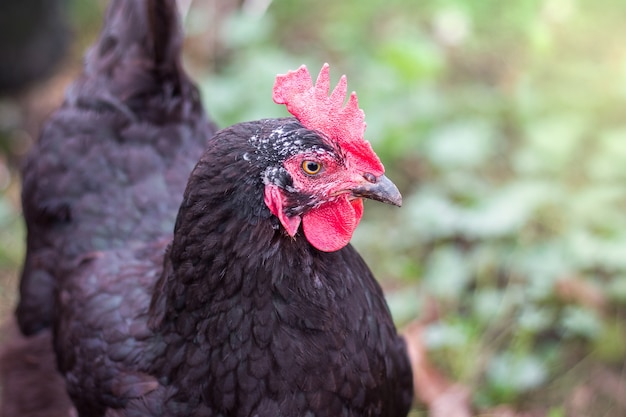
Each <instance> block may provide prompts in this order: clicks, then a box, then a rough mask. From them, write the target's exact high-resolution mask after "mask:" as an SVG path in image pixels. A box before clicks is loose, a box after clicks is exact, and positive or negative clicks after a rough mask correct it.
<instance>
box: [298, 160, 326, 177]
mask: <svg viewBox="0 0 626 417" xmlns="http://www.w3.org/2000/svg"><path fill="white" fill-rule="evenodd" d="M302 170H303V171H304V172H305V173H307V174H309V175H315V174H318V173H319V172H320V171H321V170H322V164H320V163H319V162H316V161H308V160H305V161H302Z"/></svg>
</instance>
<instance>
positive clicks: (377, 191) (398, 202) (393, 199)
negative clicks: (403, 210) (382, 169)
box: [352, 175, 402, 207]
mask: <svg viewBox="0 0 626 417" xmlns="http://www.w3.org/2000/svg"><path fill="white" fill-rule="evenodd" d="M352 195H353V196H354V197H362V198H369V199H371V200H376V201H380V202H382V203H387V204H393V205H394V206H398V207H400V206H402V195H401V194H400V191H399V190H398V187H396V185H395V184H394V183H393V182H391V180H390V179H389V178H387V177H386V176H384V175H381V176H380V177H378V178H377V177H374V176H373V175H367V176H364V181H363V182H361V183H360V184H359V185H358V186H356V187H354V188H353V189H352Z"/></svg>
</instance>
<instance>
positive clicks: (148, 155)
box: [17, 0, 215, 335]
mask: <svg viewBox="0 0 626 417" xmlns="http://www.w3.org/2000/svg"><path fill="white" fill-rule="evenodd" d="M181 43H182V33H181V30H180V27H179V21H178V15H177V11H176V5H175V1H174V0H172V1H169V0H162V1H160V0H148V1H144V0H113V1H112V3H111V7H110V8H109V13H108V16H107V23H106V24H105V26H104V28H103V31H102V34H101V36H100V39H99V41H98V43H97V44H96V45H95V46H94V47H93V48H92V49H91V51H90V52H89V54H88V56H87V59H86V66H85V71H84V73H83V75H82V76H81V77H80V78H79V79H78V80H77V81H76V82H75V83H74V84H73V85H72V86H71V87H70V88H69V89H68V92H67V95H66V99H65V102H64V103H63V105H62V107H61V108H60V109H59V110H57V111H56V112H55V113H54V114H53V115H52V117H51V118H50V120H49V121H48V122H47V124H46V125H45V127H44V129H43V131H42V134H41V136H40V139H39V142H38V143H37V144H36V145H35V147H34V149H32V150H31V152H30V153H29V155H28V157H27V160H26V163H25V165H24V168H23V191H22V205H23V210H24V216H25V220H26V225H27V230H28V237H27V254H26V259H25V262H24V268H23V272H22V278H21V283H20V301H19V305H18V308H17V318H18V322H19V324H20V328H21V330H22V332H23V333H24V334H27V335H30V334H34V333H36V332H38V331H40V330H41V329H44V328H47V327H48V326H49V325H50V324H51V322H52V320H53V317H54V310H55V309H54V291H55V288H56V286H57V285H58V283H59V281H60V280H61V279H62V277H61V274H60V272H59V267H62V268H64V269H68V268H70V269H71V266H72V265H73V262H74V261H75V259H76V258H77V257H78V256H81V255H83V254H85V253H87V252H90V251H93V250H104V249H109V248H121V247H126V246H127V245H129V244H132V243H133V242H149V241H152V240H154V239H158V238H161V237H163V236H171V234H172V229H173V224H174V220H175V217H176V212H177V210H178V207H179V206H180V202H181V196H182V193H183V191H184V188H185V184H186V181H187V177H188V176H189V173H190V172H191V169H192V168H193V166H194V164H195V163H196V162H197V160H198V158H199V157H200V155H201V154H202V152H203V150H204V148H205V144H206V141H207V139H208V138H210V137H211V136H212V135H213V133H214V131H215V129H214V127H213V125H212V124H211V123H210V122H209V121H208V120H207V118H206V116H205V114H204V110H203V108H202V105H201V103H200V100H199V94H198V91H197V89H196V88H195V86H194V85H193V84H192V83H191V81H189V80H188V78H187V77H186V75H185V74H184V72H183V71H182V69H181V67H180V48H181ZM66 264H67V265H66Z"/></svg>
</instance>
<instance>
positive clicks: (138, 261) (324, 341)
mask: <svg viewBox="0 0 626 417" xmlns="http://www.w3.org/2000/svg"><path fill="white" fill-rule="evenodd" d="M276 131H280V132H282V134H283V135H285V137H288V138H290V139H289V141H290V142H294V141H297V140H298V139H302V136H301V135H302V132H303V131H304V132H306V133H311V132H308V131H306V130H305V129H302V126H301V125H299V123H297V122H296V121H294V120H293V119H279V120H263V121H258V122H251V123H245V124H241V125H236V126H233V127H231V128H228V129H225V130H223V131H221V132H219V133H218V134H217V135H216V136H215V137H214V138H213V139H212V140H211V141H210V143H209V145H208V148H207V151H206V153H205V154H204V155H203V157H202V158H201V160H200V162H199V163H198V165H197V166H196V168H195V169H194V171H193V172H192V174H191V177H190V181H189V184H188V186H187V190H186V192H185V197H184V200H183V203H182V206H181V209H180V212H179V215H178V220H177V225H176V231H175V235H174V240H173V242H172V243H171V246H170V247H169V249H168V250H167V253H166V255H165V260H164V261H163V258H162V256H161V255H160V254H161V253H162V251H163V250H164V248H165V242H161V243H157V244H155V245H156V246H155V245H149V246H142V247H137V248H136V249H134V250H129V249H125V250H117V251H107V252H96V253H94V254H90V255H88V256H86V257H85V258H84V259H83V260H82V264H81V266H80V267H79V268H78V269H77V270H75V271H73V274H74V276H73V277H72V279H71V280H68V285H67V286H65V288H64V289H63V290H62V291H61V303H60V304H61V311H62V318H61V321H60V323H59V327H58V328H57V332H56V334H57V345H56V346H57V354H58V356H59V360H60V364H61V365H60V366H61V369H62V371H63V372H64V373H65V374H66V375H67V381H68V388H69V392H70V395H71V396H72V398H73V399H74V400H75V403H76V404H77V408H78V410H79V412H80V413H81V415H84V416H87V415H90V416H97V415H103V413H105V412H106V409H107V408H109V411H108V414H107V415H120V416H135V415H137V416H139V415H141V416H147V415H155V416H157V415H158V416H160V415H172V416H187V415H194V416H195V415H197V416H224V417H226V416H229V417H235V416H237V417H244V416H255V415H258V416H305V415H310V416H405V415H406V414H407V412H408V408H409V406H410V402H411V395H412V394H411V393H412V383H411V370H410V365H409V363H408V359H407V356H406V352H405V347H404V343H403V341H402V339H400V338H399V336H398V335H397V333H396V330H395V327H394V325H393V322H392V320H391V317H390V314H389V311H388V309H387V306H386V304H385V301H384V298H383V293H382V291H381V289H380V287H379V285H378V284H377V283H376V281H375V279H374V277H373V276H372V274H371V272H370V271H369V269H368V268H367V266H366V264H365V263H364V262H363V260H362V258H361V257H360V256H359V255H358V254H357V252H356V251H355V250H354V249H353V248H352V247H351V246H350V245H348V246H346V247H344V248H343V249H341V250H339V251H336V252H331V253H326V252H321V251H318V250H316V249H315V248H313V247H312V246H311V245H310V243H309V242H308V241H307V240H306V239H305V238H304V237H303V236H302V235H300V234H298V235H296V238H295V239H293V238H291V237H289V236H288V235H287V234H285V232H284V230H283V229H282V228H281V227H280V226H279V223H278V220H277V219H276V218H275V217H273V216H272V215H271V213H270V211H269V209H268V208H267V207H266V206H265V205H264V204H263V182H262V180H261V177H262V175H261V174H262V172H263V171H264V170H266V169H267V166H269V165H270V164H275V163H276V161H270V160H266V159H265V158H260V159H256V160H255V159H254V158H252V161H250V159H251V157H250V155H255V154H257V155H258V154H263V152H261V151H260V149H259V147H258V146H257V145H255V142H251V141H250V138H251V137H254V136H255V135H259V136H261V137H265V136H269V135H270V132H276ZM309 140H311V137H309ZM303 142H304V141H303ZM316 146H324V144H323V142H322V140H321V139H313V141H312V142H309V143H308V145H302V147H303V148H312V147H313V148H314V147H316ZM301 151H302V150H296V152H301Z"/></svg>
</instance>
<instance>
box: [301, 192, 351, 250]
mask: <svg viewBox="0 0 626 417" xmlns="http://www.w3.org/2000/svg"><path fill="white" fill-rule="evenodd" d="M362 215H363V201H362V200H361V199H356V200H352V201H349V200H348V198H347V197H340V198H339V199H338V200H336V201H333V202H331V203H326V204H324V205H322V206H320V207H318V208H316V209H313V210H311V211H309V212H308V213H307V214H305V215H304V216H302V229H303V231H304V236H306V238H307V240H308V241H309V243H310V244H311V245H313V246H314V247H315V248H316V249H318V250H321V251H323V252H334V251H337V250H339V249H341V248H343V247H344V246H346V245H347V244H348V243H349V242H350V239H351V238H352V234H353V233H354V230H355V229H356V227H357V226H358V224H359V221H360V220H361V216H362Z"/></svg>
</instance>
